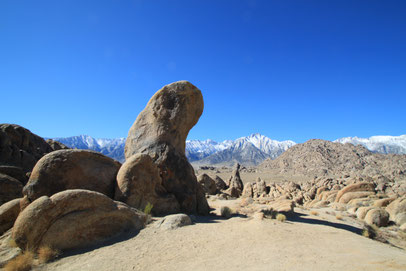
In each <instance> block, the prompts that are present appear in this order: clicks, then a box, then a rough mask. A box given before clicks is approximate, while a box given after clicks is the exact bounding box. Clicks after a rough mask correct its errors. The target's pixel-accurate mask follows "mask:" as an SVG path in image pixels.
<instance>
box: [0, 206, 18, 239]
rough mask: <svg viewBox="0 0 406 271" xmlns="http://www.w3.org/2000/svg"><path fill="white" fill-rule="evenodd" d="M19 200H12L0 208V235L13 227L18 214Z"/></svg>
mask: <svg viewBox="0 0 406 271" xmlns="http://www.w3.org/2000/svg"><path fill="white" fill-rule="evenodd" d="M20 200H21V199H20V198H19V199H13V200H11V201H9V202H6V203H4V204H3V205H1V206H0V235H2V234H3V233H4V232H6V231H7V230H9V229H11V227H13V225H14V222H15V220H16V219H17V216H18V214H19V213H20Z"/></svg>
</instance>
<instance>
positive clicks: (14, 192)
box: [0, 173, 23, 205]
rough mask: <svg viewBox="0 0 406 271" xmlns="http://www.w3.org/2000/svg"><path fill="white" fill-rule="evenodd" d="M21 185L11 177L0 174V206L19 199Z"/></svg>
mask: <svg viewBox="0 0 406 271" xmlns="http://www.w3.org/2000/svg"><path fill="white" fill-rule="evenodd" d="M22 190H23V185H22V184H21V183H20V182H19V181H18V180H17V179H14V178H13V177H10V176H8V175H5V174H1V173H0V205H1V204H3V203H6V202H8V201H10V200H13V199H16V198H21V196H22Z"/></svg>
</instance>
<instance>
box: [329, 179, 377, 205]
mask: <svg viewBox="0 0 406 271" xmlns="http://www.w3.org/2000/svg"><path fill="white" fill-rule="evenodd" d="M350 192H375V185H374V184H373V183H369V182H360V183H354V184H350V185H347V186H346V187H344V188H343V189H341V190H340V191H339V192H338V193H337V196H336V200H335V202H340V199H341V197H342V196H344V194H346V193H350Z"/></svg>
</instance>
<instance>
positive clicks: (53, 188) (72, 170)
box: [23, 149, 120, 201]
mask: <svg viewBox="0 0 406 271" xmlns="http://www.w3.org/2000/svg"><path fill="white" fill-rule="evenodd" d="M119 168H120V163H119V162H117V161H115V160H113V159H111V158H109V157H107V156H104V155H103V154H101V153H98V152H94V151H89V150H76V149H75V150H59V151H54V152H52V153H49V154H47V155H45V156H44V157H42V158H41V159H40V160H39V161H38V163H37V164H36V165H35V167H34V169H33V171H32V173H31V176H30V179H29V181H28V183H27V184H26V185H25V187H24V189H23V194H24V195H25V196H27V198H28V199H29V200H30V201H34V200H36V199H37V198H39V197H41V196H51V195H53V194H55V193H57V192H60V191H63V190H68V189H86V190H91V191H96V192H100V193H103V194H105V195H107V196H108V197H110V198H113V197H114V189H115V183H116V175H117V172H118V170H119Z"/></svg>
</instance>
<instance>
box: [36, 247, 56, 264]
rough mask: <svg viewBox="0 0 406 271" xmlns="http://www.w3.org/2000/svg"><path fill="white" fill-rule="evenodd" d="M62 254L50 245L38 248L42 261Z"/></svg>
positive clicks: (39, 257)
mask: <svg viewBox="0 0 406 271" xmlns="http://www.w3.org/2000/svg"><path fill="white" fill-rule="evenodd" d="M59 255H60V252H59V251H58V250H56V249H53V248H51V247H49V246H44V247H40V248H39V249H38V260H39V262H40V263H47V262H49V261H51V260H53V259H55V258H56V257H58V256H59Z"/></svg>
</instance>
